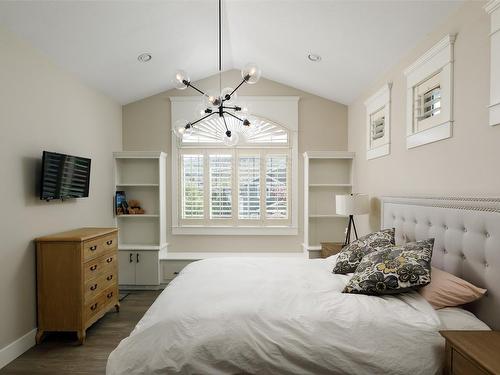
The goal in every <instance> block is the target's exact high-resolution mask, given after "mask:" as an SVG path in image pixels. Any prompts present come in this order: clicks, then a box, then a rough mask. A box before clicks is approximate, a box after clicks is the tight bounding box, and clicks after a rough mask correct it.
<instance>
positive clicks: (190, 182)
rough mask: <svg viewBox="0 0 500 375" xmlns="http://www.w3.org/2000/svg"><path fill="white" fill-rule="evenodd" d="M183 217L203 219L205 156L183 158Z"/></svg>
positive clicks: (186, 156)
mask: <svg viewBox="0 0 500 375" xmlns="http://www.w3.org/2000/svg"><path fill="white" fill-rule="evenodd" d="M182 170H183V174H182V187H183V194H182V197H183V199H182V217H183V218H184V219H202V218H203V215H204V211H203V155H183V156H182Z"/></svg>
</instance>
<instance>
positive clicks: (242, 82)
mask: <svg viewBox="0 0 500 375" xmlns="http://www.w3.org/2000/svg"><path fill="white" fill-rule="evenodd" d="M245 82H246V81H245V80H242V81H241V82H240V84H239V85H238V86H236V88H235V89H234V90H233V91H231V94H229V96H232V95H233V94H234V93H235V92H236V90H238V89H239V88H240V87H241V85H242V84H244V83H245Z"/></svg>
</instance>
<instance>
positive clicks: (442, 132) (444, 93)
mask: <svg viewBox="0 0 500 375" xmlns="http://www.w3.org/2000/svg"><path fill="white" fill-rule="evenodd" d="M455 40H456V34H450V35H447V36H445V37H444V38H443V39H441V40H440V41H439V42H437V43H436V44H435V45H434V46H433V47H431V48H430V49H429V50H428V51H427V52H425V53H424V54H423V55H422V56H421V57H420V58H418V59H417V60H416V61H415V62H414V63H413V64H412V65H410V66H409V67H408V68H406V69H405V71H404V74H405V76H406V88H407V94H406V135H407V142H406V146H407V148H408V149H410V148H414V147H417V146H422V145H425V144H428V143H433V142H437V141H441V140H443V139H446V138H450V137H451V136H452V135H453V131H452V126H453V81H454V74H453V70H454V69H453V61H454V57H453V54H454V48H453V46H454V43H455ZM438 73H439V84H440V86H441V113H440V114H438V115H437V116H434V117H432V119H433V120H432V122H431V123H429V121H431V120H430V119H431V118H429V119H426V120H424V121H426V122H424V121H422V122H418V123H417V124H415V122H416V121H415V119H414V113H413V111H414V103H415V87H416V86H417V85H420V84H422V82H424V81H426V80H428V79H430V78H431V77H433V76H436V74H438ZM419 124H421V125H422V126H423V127H424V129H423V130H422V129H418V125H419ZM429 125H431V126H432V125H434V126H432V127H428V126H429ZM426 126H427V127H428V128H427V129H425V127H426Z"/></svg>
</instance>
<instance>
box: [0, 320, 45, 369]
mask: <svg viewBox="0 0 500 375" xmlns="http://www.w3.org/2000/svg"><path fill="white" fill-rule="evenodd" d="M35 335H36V328H35V329H33V330H31V331H29V332H28V333H27V334H25V335H24V336H22V337H19V338H18V339H17V340H16V341H13V342H11V343H10V344H9V345H7V346H5V347H3V348H2V349H0V369H1V368H2V367H4V366H6V365H7V364H9V363H10V362H12V361H13V360H14V359H16V358H17V357H19V356H20V355H21V354H23V353H24V352H25V351H26V350H28V349H29V348H31V347H32V346H35Z"/></svg>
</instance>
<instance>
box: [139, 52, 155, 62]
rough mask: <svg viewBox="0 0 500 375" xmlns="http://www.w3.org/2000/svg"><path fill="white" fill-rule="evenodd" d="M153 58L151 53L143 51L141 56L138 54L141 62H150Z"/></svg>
mask: <svg viewBox="0 0 500 375" xmlns="http://www.w3.org/2000/svg"><path fill="white" fill-rule="evenodd" d="M152 58H153V56H151V54H150V53H141V54H140V55H139V56H137V60H139V61H140V62H148V61H149V60H151V59H152Z"/></svg>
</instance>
